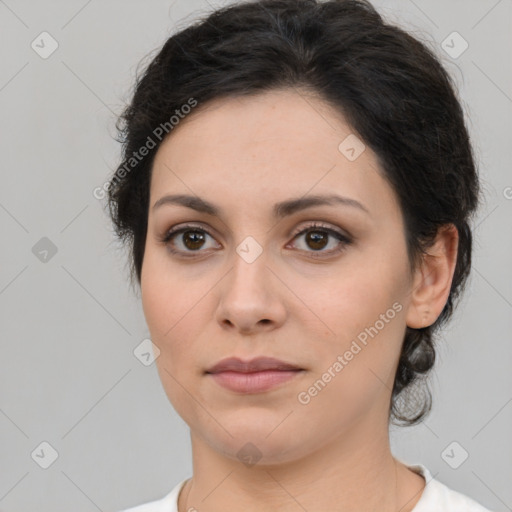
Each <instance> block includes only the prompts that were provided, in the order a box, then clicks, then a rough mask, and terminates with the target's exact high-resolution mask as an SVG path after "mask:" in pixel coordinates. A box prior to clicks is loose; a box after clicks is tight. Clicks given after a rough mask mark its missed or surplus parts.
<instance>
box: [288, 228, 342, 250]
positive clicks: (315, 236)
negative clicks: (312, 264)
mask: <svg viewBox="0 0 512 512" xmlns="http://www.w3.org/2000/svg"><path fill="white" fill-rule="evenodd" d="M300 238H303V246H305V247H306V248H305V249H304V248H301V247H299V249H301V250H304V251H306V252H311V251H310V250H308V249H312V250H313V252H321V253H322V254H325V253H327V254H333V253H337V252H340V251H342V250H343V249H344V246H345V245H348V244H350V242H351V241H350V239H349V238H348V237H347V236H345V235H343V234H342V233H339V232H338V231H335V230H334V229H331V228H326V227H323V226H309V227H307V228H306V229H303V230H302V231H300V232H299V233H298V234H296V235H295V237H294V240H296V239H300ZM329 245H330V246H331V248H330V249H327V250H323V249H325V248H326V247H328V246H329ZM312 256H314V255H312Z"/></svg>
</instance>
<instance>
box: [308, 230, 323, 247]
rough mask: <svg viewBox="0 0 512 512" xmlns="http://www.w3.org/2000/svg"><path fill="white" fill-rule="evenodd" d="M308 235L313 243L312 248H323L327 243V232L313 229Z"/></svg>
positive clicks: (309, 240)
mask: <svg viewBox="0 0 512 512" xmlns="http://www.w3.org/2000/svg"><path fill="white" fill-rule="evenodd" d="M307 237H308V242H312V243H313V247H312V249H323V248H324V247H325V245H326V243H325V242H326V240H327V237H326V234H325V233H321V232H320V231H312V232H310V233H308V235H307ZM322 239H323V242H324V243H322ZM318 244H320V246H318ZM315 245H316V246H315Z"/></svg>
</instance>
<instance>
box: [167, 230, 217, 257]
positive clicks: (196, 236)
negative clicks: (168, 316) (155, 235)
mask: <svg viewBox="0 0 512 512" xmlns="http://www.w3.org/2000/svg"><path fill="white" fill-rule="evenodd" d="M209 238H210V239H211V240H214V238H213V236H212V235H210V233H208V231H206V230H205V229H203V228H199V227H197V226H184V227H182V228H175V229H171V230H170V231H168V232H167V233H166V234H165V236H164V237H163V238H162V239H161V240H162V242H163V244H164V245H166V246H167V248H168V250H169V251H170V252H171V253H172V254H177V255H183V256H185V257H190V256H192V257H193V256H195V254H194V253H198V254H201V253H205V252H206V249H211V248H212V247H214V246H215V245H210V247H208V239H209ZM210 243H211V242H210Z"/></svg>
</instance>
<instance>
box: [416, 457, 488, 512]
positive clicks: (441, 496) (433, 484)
mask: <svg viewBox="0 0 512 512" xmlns="http://www.w3.org/2000/svg"><path fill="white" fill-rule="evenodd" d="M407 466H408V467H409V468H410V469H412V470H413V471H415V472H416V473H418V474H420V475H421V476H423V477H424V478H425V481H426V485H425V488H424V490H423V493H422V495H421V498H420V499H419V501H418V502H417V503H416V506H415V507H414V509H413V511H412V512H492V511H490V510H489V509H487V508H485V507H484V506H482V505H481V504H480V503H478V502H477V501H475V500H473V499H472V498H470V497H469V496H466V495H465V494H462V493H460V492H458V491H455V490H453V489H450V488H449V487H448V486H446V485H445V484H443V483H442V482H440V481H439V480H436V479H435V478H433V477H432V475H431V474H430V471H429V470H428V469H427V468H426V467H425V466H423V465H422V464H414V465H410V464H407Z"/></svg>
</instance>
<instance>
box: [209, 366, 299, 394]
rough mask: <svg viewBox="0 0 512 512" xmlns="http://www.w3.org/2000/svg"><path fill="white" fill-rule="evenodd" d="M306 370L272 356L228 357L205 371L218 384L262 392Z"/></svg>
mask: <svg viewBox="0 0 512 512" xmlns="http://www.w3.org/2000/svg"><path fill="white" fill-rule="evenodd" d="M304 372H305V369H304V368H300V367H299V366H297V365H295V364H292V363H288V362H285V361H281V360H279V359H275V358H271V357H258V358H255V359H251V360H250V361H243V360H241V359H239V358H234V357H232V358H228V359H223V360H222V361H219V362H218V363H217V364H216V365H214V366H212V367H211V368H210V369H208V370H207V371H206V372H205V373H206V375H208V376H210V377H211V378H212V379H213V380H214V381H215V382H216V383H217V384H219V385H220V386H222V387H224V388H226V389H229V390H231V391H234V392H238V393H262V392H265V391H269V390H271V389H274V388H276V387H279V386H281V385H282V384H284V383H285V382H289V381H290V380H292V379H294V378H296V377H297V376H298V375H301V374H303V373H304Z"/></svg>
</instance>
